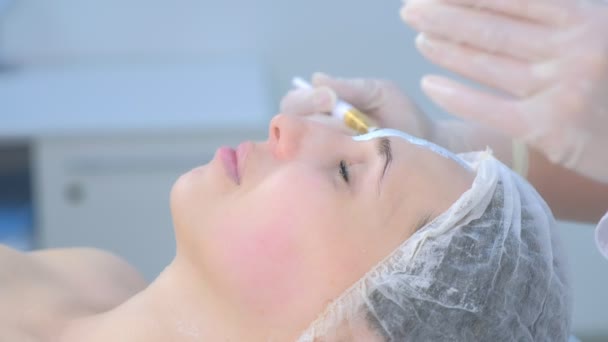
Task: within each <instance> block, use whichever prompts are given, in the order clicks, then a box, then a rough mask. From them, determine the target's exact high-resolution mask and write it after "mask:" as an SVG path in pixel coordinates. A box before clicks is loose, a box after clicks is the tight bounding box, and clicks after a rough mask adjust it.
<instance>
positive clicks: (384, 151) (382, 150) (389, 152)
mask: <svg viewBox="0 0 608 342" xmlns="http://www.w3.org/2000/svg"><path fill="white" fill-rule="evenodd" d="M376 151H377V152H378V155H379V156H380V157H382V158H383V159H384V168H383V170H382V174H381V175H380V178H379V179H378V193H380V190H381V189H382V182H383V181H384V176H385V175H386V172H387V171H388V167H389V166H390V164H391V162H392V161H393V148H392V146H391V141H390V140H389V139H388V138H387V137H383V138H380V139H378V140H377V143H376Z"/></svg>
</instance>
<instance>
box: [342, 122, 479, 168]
mask: <svg viewBox="0 0 608 342" xmlns="http://www.w3.org/2000/svg"><path fill="white" fill-rule="evenodd" d="M384 137H397V138H401V139H403V140H405V141H407V142H408V143H410V144H412V145H416V146H420V147H422V148H426V149H428V150H429V151H431V152H433V153H436V154H438V155H440V156H442V157H444V158H447V159H451V160H453V161H455V162H456V163H458V165H460V166H462V167H463V168H464V169H465V170H467V171H472V169H471V167H470V166H469V165H468V164H467V163H466V162H465V161H464V160H463V159H462V158H460V157H459V156H457V155H456V154H455V153H453V152H451V151H449V150H447V149H445V148H443V147H441V146H439V145H435V144H433V143H432V142H429V141H426V140H424V139H420V138H416V137H414V136H412V135H409V134H407V133H404V132H401V131H399V130H396V129H390V128H382V129H378V130H375V131H372V132H369V133H367V134H363V135H356V136H353V140H354V141H369V140H372V139H378V138H384Z"/></svg>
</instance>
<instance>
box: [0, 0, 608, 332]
mask: <svg viewBox="0 0 608 342" xmlns="http://www.w3.org/2000/svg"><path fill="white" fill-rule="evenodd" d="M400 6H401V2H400V1H397V0H392V1H382V2H378V1H371V0H368V1H346V0H332V1H322V0H309V1H293V0H286V1H271V0H257V1H244V0H235V1H209V0H198V1H195V0H104V1H101V0H53V1H40V0H0V242H1V243H5V244H10V245H11V246H13V247H15V248H19V249H22V250H28V249H32V248H48V247H69V246H94V247H99V248H104V249H107V250H110V251H112V252H114V253H117V254H119V255H121V256H123V257H124V258H126V259H127V260H128V261H129V262H131V263H132V264H134V265H135V266H136V267H137V268H139V269H140V270H141V271H142V272H143V273H144V275H145V276H146V277H147V278H148V279H149V280H152V279H153V278H154V277H155V276H156V275H157V274H158V272H160V271H161V270H162V268H163V267H164V266H165V265H167V264H168V263H169V262H170V261H171V258H172V256H173V253H174V239H173V232H172V224H171V218H170V213H169V205H168V203H169V191H170V189H171V185H172V184H173V182H174V181H175V180H176V179H177V177H178V176H179V175H180V174H182V173H183V172H186V171H188V170H189V169H191V168H192V167H195V166H197V165H200V164H203V163H206V162H207V161H208V160H209V159H210V158H211V157H212V156H213V153H214V151H215V149H216V148H217V147H219V146H220V145H225V144H232V145H234V144H236V143H238V142H240V141H242V140H245V139H262V138H265V136H266V129H267V125H268V122H269V119H270V118H271V117H272V116H273V115H274V114H275V113H276V112H277V110H278V103H279V100H280V98H281V96H282V95H283V94H284V93H285V92H286V91H287V90H288V89H289V88H290V80H291V78H292V77H293V76H295V75H302V76H305V77H306V76H309V75H310V74H311V73H312V72H314V71H325V72H328V73H330V74H334V75H340V76H365V77H382V78H390V79H392V80H394V81H396V82H397V83H399V84H400V85H401V87H402V88H403V90H404V91H406V92H407V93H408V94H409V95H410V96H412V97H413V98H414V99H415V100H416V101H417V102H418V103H419V104H420V105H421V107H423V109H425V110H426V111H427V112H428V113H431V115H438V116H440V115H444V114H442V113H441V112H440V111H439V110H437V108H436V107H434V106H433V105H431V103H430V102H429V101H428V100H427V99H426V98H425V97H424V96H423V94H422V92H421V91H420V90H419V86H418V83H419V79H420V78H421V76H423V75H424V74H427V73H431V72H441V71H440V70H438V69H437V68H435V67H434V66H432V65H430V64H429V63H428V62H425V61H424V60H423V59H422V57H421V56H420V55H419V54H418V53H417V52H416V50H415V48H414V43H413V42H414V37H415V34H414V32H413V31H411V30H409V29H408V28H406V27H405V25H403V24H402V22H401V21H400V19H399V15H398V9H399V7H400ZM559 229H560V231H561V233H562V238H563V240H564V244H565V245H566V247H567V251H568V252H569V256H570V259H571V264H572V266H573V267H572V276H573V278H574V289H575V308H574V309H575V318H574V332H575V333H576V334H577V335H578V336H579V337H580V338H581V339H582V340H583V341H595V340H597V341H608V316H607V315H606V308H608V291H606V289H607V288H608V262H606V261H603V260H602V259H601V257H600V255H599V253H598V252H597V251H596V249H595V246H594V243H593V229H592V227H591V226H588V225H581V224H575V223H561V224H560V227H559Z"/></svg>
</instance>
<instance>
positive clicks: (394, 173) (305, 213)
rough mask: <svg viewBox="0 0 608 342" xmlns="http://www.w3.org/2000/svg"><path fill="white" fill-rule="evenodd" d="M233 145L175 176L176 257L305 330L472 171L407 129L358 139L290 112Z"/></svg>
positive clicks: (257, 308) (222, 290)
mask: <svg viewBox="0 0 608 342" xmlns="http://www.w3.org/2000/svg"><path fill="white" fill-rule="evenodd" d="M389 150H390V155H389ZM236 155H237V157H236V164H232V163H231V162H230V159H231V151H230V150H227V149H220V150H218V153H217V154H216V156H215V158H214V159H213V161H211V162H210V163H209V164H207V165H205V166H203V167H201V168H198V169H195V170H193V171H191V172H190V173H188V174H186V175H184V176H182V177H181V178H180V179H179V181H178V182H177V183H176V184H175V186H174V189H173V192H172V211H173V217H174V222H175V228H176V237H177V244H178V258H180V257H184V258H187V259H188V260H189V262H191V263H193V264H194V265H195V266H196V268H197V269H199V270H200V271H201V275H200V276H201V277H203V278H204V279H205V281H206V283H207V284H208V285H209V286H210V287H212V288H213V289H215V290H216V292H217V294H218V295H220V296H222V297H223V298H229V299H230V300H232V301H234V303H238V305H240V307H241V310H243V311H249V312H250V313H254V314H256V315H259V316H260V317H267V318H268V319H272V320H273V321H274V322H276V324H277V326H281V327H286V328H289V327H292V328H294V329H300V330H301V329H304V328H305V327H306V326H307V325H308V323H310V322H311V321H313V320H314V319H315V318H316V316H317V315H318V314H319V313H321V312H322V311H323V309H324V308H325V306H326V305H327V304H328V303H329V302H331V301H332V300H333V299H335V298H336V297H338V296H339V295H340V294H341V293H342V292H344V291H345V290H346V289H347V288H348V287H350V286H351V285H352V284H354V283H355V282H356V281H357V280H359V279H360V278H362V277H363V276H364V275H365V273H366V272H367V271H369V270H370V269H371V268H372V267H373V266H375V265H376V264H377V263H378V262H380V261H381V260H382V259H384V258H385V257H387V256H388V255H389V254H390V253H391V252H392V251H393V250H394V249H395V248H396V247H398V246H399V245H400V244H402V243H403V241H405V240H406V239H407V238H408V237H409V236H411V235H412V234H413V233H414V232H415V230H416V229H417V228H418V227H419V226H420V225H421V224H423V223H424V222H425V221H426V220H428V219H430V218H433V217H435V216H436V215H438V214H439V213H441V212H443V211H445V210H446V209H447V208H449V206H450V205H451V204H452V203H453V202H455V201H456V199H458V197H459V196H460V195H461V194H462V193H463V192H464V191H466V190H467V189H468V188H469V187H470V186H471V183H472V180H473V175H471V174H470V173H469V172H467V171H465V170H464V169H463V168H461V167H460V166H459V165H458V164H456V163H455V162H453V161H451V160H449V159H446V158H443V157H441V156H438V155H436V154H434V153H432V152H430V151H428V150H426V149H422V148H420V147H416V146H413V145H410V144H409V143H407V142H405V141H404V140H401V139H400V138H394V137H391V138H388V139H387V138H384V139H376V140H371V141H366V142H355V141H353V139H352V137H351V136H350V135H348V134H345V133H344V132H343V131H341V130H339V129H336V128H334V127H331V126H330V125H327V124H323V123H319V122H315V121H312V120H310V119H306V118H300V117H295V116H286V115H278V116H276V117H275V118H274V119H273V120H272V122H271V123H270V129H269V137H268V140H267V141H265V142H261V143H250V142H247V143H244V144H242V145H240V147H239V148H238V149H237V153H236ZM231 165H232V166H236V170H237V171H236V173H235V172H234V170H232V169H231Z"/></svg>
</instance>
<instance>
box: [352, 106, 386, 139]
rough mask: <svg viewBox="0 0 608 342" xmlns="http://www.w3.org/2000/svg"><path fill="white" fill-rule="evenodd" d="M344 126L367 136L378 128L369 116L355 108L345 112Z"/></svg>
mask: <svg viewBox="0 0 608 342" xmlns="http://www.w3.org/2000/svg"><path fill="white" fill-rule="evenodd" d="M344 124H346V126H348V127H349V128H351V129H353V130H355V131H356V132H357V133H359V134H366V133H369V132H370V131H372V130H374V129H376V128H378V126H377V125H376V123H375V122H374V121H373V120H372V119H370V117H369V116H367V115H366V114H364V113H363V112H361V111H359V110H358V109H356V108H354V107H351V108H349V109H348V110H346V111H345V112H344Z"/></svg>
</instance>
